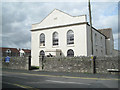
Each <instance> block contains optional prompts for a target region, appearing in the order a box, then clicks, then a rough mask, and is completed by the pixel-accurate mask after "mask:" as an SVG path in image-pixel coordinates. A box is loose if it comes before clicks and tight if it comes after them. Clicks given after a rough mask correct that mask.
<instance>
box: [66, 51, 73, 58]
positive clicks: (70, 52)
mask: <svg viewBox="0 0 120 90" xmlns="http://www.w3.org/2000/svg"><path fill="white" fill-rule="evenodd" d="M67 56H68V57H74V51H73V50H72V49H69V50H68V51H67Z"/></svg>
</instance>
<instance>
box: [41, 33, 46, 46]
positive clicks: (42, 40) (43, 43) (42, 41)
mask: <svg viewBox="0 0 120 90" xmlns="http://www.w3.org/2000/svg"><path fill="white" fill-rule="evenodd" d="M40 46H45V35H44V34H43V33H42V34H40Z"/></svg>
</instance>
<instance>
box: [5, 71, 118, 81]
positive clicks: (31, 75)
mask: <svg viewBox="0 0 120 90" xmlns="http://www.w3.org/2000/svg"><path fill="white" fill-rule="evenodd" d="M4 73H12V72H5V71H4ZM12 74H19V75H20V74H23V75H30V76H46V77H62V78H76V79H91V80H120V79H118V78H89V77H72V76H59V75H44V74H30V73H17V72H14V73H12ZM3 76H4V75H3Z"/></svg>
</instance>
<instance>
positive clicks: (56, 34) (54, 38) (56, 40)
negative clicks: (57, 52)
mask: <svg viewBox="0 0 120 90" xmlns="http://www.w3.org/2000/svg"><path fill="white" fill-rule="evenodd" d="M58 44H59V43H58V33H57V32H54V33H53V46H54V45H58Z"/></svg>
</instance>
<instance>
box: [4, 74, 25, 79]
mask: <svg viewBox="0 0 120 90" xmlns="http://www.w3.org/2000/svg"><path fill="white" fill-rule="evenodd" d="M4 76H7V77H15V78H21V79H26V78H25V77H20V76H8V75H4Z"/></svg>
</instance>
